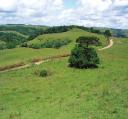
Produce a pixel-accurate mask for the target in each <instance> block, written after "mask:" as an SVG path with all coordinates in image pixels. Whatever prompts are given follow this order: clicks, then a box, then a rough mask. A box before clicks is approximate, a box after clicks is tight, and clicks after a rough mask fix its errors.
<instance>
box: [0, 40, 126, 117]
mask: <svg viewBox="0 0 128 119" xmlns="http://www.w3.org/2000/svg"><path fill="white" fill-rule="evenodd" d="M114 43H115V44H114V46H113V47H112V48H110V49H107V50H104V51H100V52H99V56H100V58H101V65H100V67H99V68H98V69H93V70H91V69H87V70H86V69H85V70H82V69H73V68H69V67H68V62H67V60H68V59H67V58H65V59H63V60H56V61H51V62H47V63H44V64H42V65H40V66H33V67H31V68H28V69H22V70H18V71H12V72H7V73H3V74H0V97H1V98H0V118H1V119H127V117H128V101H127V100H128V86H127V84H128V68H127V67H128V63H127V61H128V40H127V39H121V40H115V41H114ZM41 69H47V70H48V71H50V72H51V75H50V76H48V77H47V78H41V77H38V76H36V75H35V74H34V72H35V71H36V70H41Z"/></svg>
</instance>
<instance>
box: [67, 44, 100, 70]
mask: <svg viewBox="0 0 128 119" xmlns="http://www.w3.org/2000/svg"><path fill="white" fill-rule="evenodd" d="M69 63H70V66H71V67H76V68H96V67H98V66H97V64H99V58H98V56H97V53H96V51H95V49H94V48H88V47H84V46H79V45H76V47H75V48H74V49H73V50H72V52H71V56H70V58H69Z"/></svg>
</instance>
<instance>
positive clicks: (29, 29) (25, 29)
mask: <svg viewBox="0 0 128 119" xmlns="http://www.w3.org/2000/svg"><path fill="white" fill-rule="evenodd" d="M45 28H47V27H45V26H33V25H22V24H21V25H20V24H18V25H17V24H16V25H15V24H12V25H11V24H7V25H0V31H17V32H19V33H21V34H24V35H28V36H30V35H32V34H33V33H35V32H40V31H41V30H43V29H45Z"/></svg>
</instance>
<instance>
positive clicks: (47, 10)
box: [0, 0, 128, 29]
mask: <svg viewBox="0 0 128 119" xmlns="http://www.w3.org/2000/svg"><path fill="white" fill-rule="evenodd" d="M16 23H17V24H38V25H50V26H55V25H83V26H87V27H90V26H96V27H112V28H124V29H128V0H31V1H29V0H0V24H16Z"/></svg>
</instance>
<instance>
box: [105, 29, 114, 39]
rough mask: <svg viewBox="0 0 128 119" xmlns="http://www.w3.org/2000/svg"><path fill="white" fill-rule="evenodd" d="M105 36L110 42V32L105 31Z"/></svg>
mask: <svg viewBox="0 0 128 119" xmlns="http://www.w3.org/2000/svg"><path fill="white" fill-rule="evenodd" d="M104 35H105V37H106V38H107V40H109V38H110V37H111V36H112V34H111V32H110V30H105V32H104Z"/></svg>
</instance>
